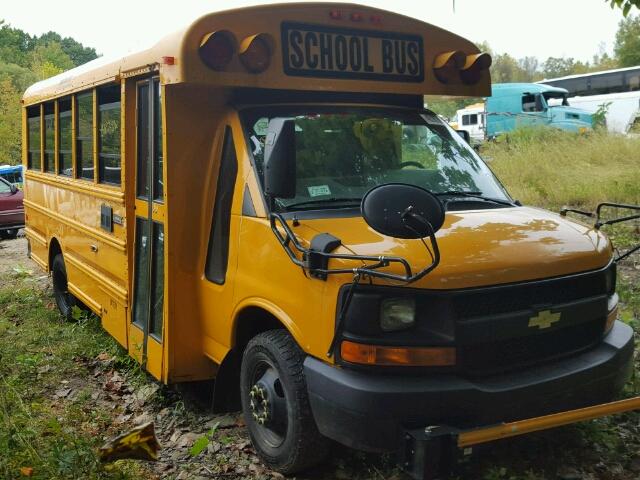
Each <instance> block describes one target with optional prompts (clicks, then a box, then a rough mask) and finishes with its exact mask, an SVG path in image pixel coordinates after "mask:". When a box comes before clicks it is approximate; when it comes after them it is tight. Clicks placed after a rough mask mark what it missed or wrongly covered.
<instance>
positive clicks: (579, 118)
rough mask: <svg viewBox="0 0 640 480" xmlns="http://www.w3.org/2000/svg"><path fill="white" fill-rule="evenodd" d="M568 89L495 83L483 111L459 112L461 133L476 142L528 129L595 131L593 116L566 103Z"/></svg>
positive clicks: (532, 84)
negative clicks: (543, 127)
mask: <svg viewBox="0 0 640 480" xmlns="http://www.w3.org/2000/svg"><path fill="white" fill-rule="evenodd" d="M567 94H568V92H567V90H565V89H564V88H557V87H550V86H548V85H542V84H537V83H496V84H494V85H492V86H491V96H490V97H488V98H486V99H485V103H484V111H482V112H478V105H477V104H476V105H473V106H471V107H472V108H466V109H462V110H458V112H457V114H456V121H455V122H453V123H454V126H455V128H456V129H458V130H467V131H468V132H469V135H470V137H471V140H472V141H474V142H478V141H482V140H484V139H491V138H495V137H497V136H498V135H500V134H503V133H508V132H511V131H513V130H516V129H518V128H521V127H525V126H538V125H540V126H548V127H553V128H559V129H562V130H568V131H572V132H585V131H587V130H591V129H592V128H593V117H592V115H591V113H589V112H588V111H586V110H582V109H579V108H574V107H572V106H570V105H569V102H568V101H567Z"/></svg>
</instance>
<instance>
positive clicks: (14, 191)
mask: <svg viewBox="0 0 640 480" xmlns="http://www.w3.org/2000/svg"><path fill="white" fill-rule="evenodd" d="M16 193H18V187H16V186H15V185H14V184H13V183H12V184H11V195H15V194H16Z"/></svg>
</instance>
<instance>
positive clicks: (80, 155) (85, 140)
mask: <svg viewBox="0 0 640 480" xmlns="http://www.w3.org/2000/svg"><path fill="white" fill-rule="evenodd" d="M76 112H77V113H76V118H77V123H78V124H77V125H76V130H77V134H76V142H77V143H76V175H77V176H78V178H84V179H85V180H93V93H92V92H88V93H83V94H82V95H78V96H77V97H76Z"/></svg>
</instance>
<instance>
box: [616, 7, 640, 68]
mask: <svg viewBox="0 0 640 480" xmlns="http://www.w3.org/2000/svg"><path fill="white" fill-rule="evenodd" d="M614 51H615V53H616V57H617V58H618V63H619V64H620V66H621V67H633V66H636V65H640V15H636V16H635V17H627V18H625V19H624V20H622V21H620V24H619V25H618V32H617V33H616V43H615V47H614Z"/></svg>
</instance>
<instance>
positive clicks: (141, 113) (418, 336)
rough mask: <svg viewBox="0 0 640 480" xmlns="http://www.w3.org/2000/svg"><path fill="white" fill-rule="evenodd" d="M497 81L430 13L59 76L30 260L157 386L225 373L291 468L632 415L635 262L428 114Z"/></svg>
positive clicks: (189, 36) (290, 28) (351, 19)
mask: <svg viewBox="0 0 640 480" xmlns="http://www.w3.org/2000/svg"><path fill="white" fill-rule="evenodd" d="M490 64H491V58H490V57H489V56H488V55H487V54H485V53H482V52H480V51H479V50H478V49H477V47H476V46H475V45H474V44H473V43H471V42H469V41H467V40H465V39H463V38H461V37H459V36H457V35H454V34H452V33H450V32H447V31H445V30H442V29H440V28H437V27H435V26H432V25H429V24H426V23H423V22H421V21H418V20H415V19H412V18H408V17H404V16H401V15H397V14H394V13H391V12H387V11H382V10H378V9H373V8H370V7H365V6H359V5H351V4H337V3H331V4H324V3H313V4H312V3H305V4H288V5H269V6H260V7H251V8H245V9H238V10H230V11H224V12H219V13H212V14H210V15H206V16H204V17H202V18H200V19H198V20H196V21H194V22H193V23H192V24H190V25H188V26H187V27H186V28H184V29H182V30H179V31H177V32H175V33H173V34H170V35H168V36H166V37H165V38H163V39H162V40H160V41H159V42H158V43H157V44H155V46H153V47H151V48H149V49H147V50H143V51H140V52H138V53H134V54H131V55H127V56H125V57H122V58H118V59H115V60H109V59H106V58H99V59H97V60H94V61H92V62H90V63H88V64H86V65H83V66H81V67H78V68H75V69H73V70H70V71H68V72H64V73H62V74H60V75H57V76H55V77H52V78H49V79H47V80H44V81H42V82H39V83H37V84H35V85H33V86H32V87H30V88H29V89H28V90H27V91H26V93H25V95H24V98H23V131H24V134H23V145H24V151H23V161H24V165H25V167H26V174H25V201H24V204H25V209H26V216H27V221H26V224H27V227H26V236H27V239H28V242H29V252H30V256H31V258H32V259H33V260H34V261H35V262H36V263H38V264H39V265H40V266H41V267H42V268H43V269H44V270H46V271H47V272H50V273H51V276H52V281H53V290H54V295H55V300H56V302H57V305H58V307H59V308H60V311H61V313H62V315H63V316H65V317H68V318H71V317H73V311H74V307H76V306H79V307H86V308H88V309H90V310H91V311H93V312H94V313H95V314H96V315H98V316H99V317H100V319H101V322H102V325H103V327H104V329H105V330H106V331H107V332H109V333H110V334H111V335H112V336H113V337H114V338H115V339H116V340H117V341H118V342H119V343H120V344H121V345H122V346H123V347H124V348H125V349H127V350H128V352H129V353H130V355H132V356H133V357H135V358H136V359H138V360H139V361H140V362H141V363H142V364H143V366H144V368H146V370H148V371H149V373H150V374H151V375H153V376H154V377H155V378H156V379H158V380H159V381H161V382H164V383H179V382H192V381H201V380H209V379H215V388H214V390H215V392H214V400H213V402H214V408H215V409H217V410H223V409H234V408H235V409H239V408H242V410H243V411H244V414H245V417H246V421H247V426H248V429H249V433H250V436H251V439H252V441H253V444H254V446H255V448H256V450H257V452H258V453H259V455H260V456H261V457H262V459H263V460H264V461H265V463H267V464H268V465H269V466H271V467H273V468H275V469H278V470H280V471H282V472H285V473H293V472H297V471H300V470H302V469H304V468H307V467H310V466H312V465H314V464H316V463H318V462H320V461H321V460H322V459H323V458H324V456H325V454H326V452H327V449H328V446H329V439H333V440H337V441H338V442H340V443H342V444H344V445H348V446H352V447H355V448H359V449H363V450H369V451H390V450H395V449H400V450H401V451H402V452H404V453H403V454H402V455H404V457H403V458H405V457H406V459H405V460H404V463H403V465H404V467H405V468H407V469H408V470H411V471H414V475H419V473H415V472H419V471H421V470H420V469H421V468H422V469H424V468H423V467H424V465H422V466H421V461H420V459H419V458H418V457H416V456H415V455H413V456H412V455H409V454H407V452H409V451H411V452H415V451H418V450H419V449H420V448H422V447H424V446H425V445H427V444H428V442H429V441H432V440H433V438H435V437H436V435H435V433H434V432H436V433H438V432H440V433H441V432H443V431H447V432H448V433H447V438H453V437H451V436H452V435H453V436H454V437H455V438H456V439H458V445H459V446H465V447H466V446H469V445H471V444H473V443H474V442H475V443H480V441H487V439H495V438H499V437H500V436H504V435H505V432H504V431H500V432H497V433H496V432H494V431H493V430H492V431H489V432H488V433H486V432H485V435H484V436H483V437H482V439H480V440H478V438H477V432H476V433H475V434H476V437H473V438H471V439H470V438H468V437H464V436H463V435H464V434H466V433H468V432H466V430H465V429H469V428H476V427H480V426H484V425H494V424H496V423H499V422H510V421H520V420H523V419H527V418H529V417H535V416H536V415H543V414H548V413H554V412H559V411H562V410H565V409H567V408H577V407H585V406H589V405H592V404H597V403H601V402H604V401H608V400H610V399H611V398H612V397H613V396H614V395H615V394H616V392H618V391H619V390H620V388H621V387H622V385H623V384H624V383H625V381H626V379H627V378H628V375H629V373H630V369H631V361H632V354H633V339H632V331H631V329H630V328H629V327H628V326H626V325H624V324H623V323H621V322H618V321H616V314H617V299H618V297H617V295H616V294H615V275H616V270H615V262H614V261H613V249H612V246H611V243H610V242H609V240H608V239H607V238H606V237H605V236H604V235H603V234H602V233H601V232H600V231H599V230H598V229H597V228H592V227H589V226H585V225H582V224H579V223H576V222H573V221H570V220H568V219H566V218H562V217H561V216H559V215H556V214H553V213H550V212H546V211H543V210H540V209H536V208H530V207H526V206H522V205H520V203H519V202H517V201H515V200H514V199H512V198H511V197H510V196H509V194H508V193H507V191H506V190H505V188H504V187H503V186H502V185H501V184H500V183H499V181H498V180H497V179H496V177H495V176H494V175H493V174H492V173H491V171H490V170H489V168H488V167H487V166H486V165H485V163H484V162H483V161H482V160H481V159H480V158H479V157H478V155H477V154H476V153H475V152H474V151H473V149H471V148H469V146H468V145H467V144H466V143H465V142H464V141H463V140H462V139H461V137H459V136H458V135H457V134H456V132H455V131H453V130H452V129H451V128H450V127H449V126H448V125H446V124H444V123H443V122H442V121H441V120H440V119H439V118H438V117H437V116H436V115H435V114H433V113H432V112H430V111H428V110H425V109H424V108H423V95H426V94H429V95H460V96H472V97H481V96H487V95H489V94H490V75H489V66H490ZM635 406H637V404H629V403H624V402H623V404H622V405H618V404H615V406H614V407H611V406H609V407H607V408H608V409H609V410H607V411H621V410H623V409H629V408H633V407H635ZM587 412H588V413H585V414H583V415H582V416H581V417H580V416H579V415H578V417H579V418H586V417H585V415H587V414H588V415H592V416H593V411H592V410H589V409H587ZM554 418H555V417H554ZM567 418H569V417H567V416H566V415H564V416H563V414H561V417H560V418H559V419H558V420H552V421H547V424H544V425H547V426H553V425H557V424H560V423H562V422H565V423H566V421H567ZM570 418H573V419H574V421H575V419H576V417H575V414H574V416H573V417H570ZM536 422H537V421H536ZM536 422H534V423H535V425H537V427H536V428H541V427H540V425H541V424H540V423H536ZM428 426H447V429H444V430H443V429H442V428H441V429H435V430H434V429H433V428H427V429H426V430H425V427H428ZM528 428H529V429H531V428H533V427H528ZM545 428H547V427H545ZM416 429H418V430H419V431H420V432H422V433H421V434H415V431H416ZM516 430H517V429H515V428H511V429H510V430H509V431H510V432H512V434H513V432H515V431H516ZM522 430H523V431H525V430H526V429H525V428H524V427H523V429H522ZM425 432H426V433H425ZM452 432H453V433H452ZM461 432H462V433H461ZM421 435H422V436H424V435H427V437H428V438H422V437H421ZM438 435H440V434H438ZM440 436H442V435H440ZM474 439H475V440H474ZM407 445H409V447H407ZM425 448H426V447H425ZM402 455H401V456H402ZM407 455H408V456H407Z"/></svg>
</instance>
